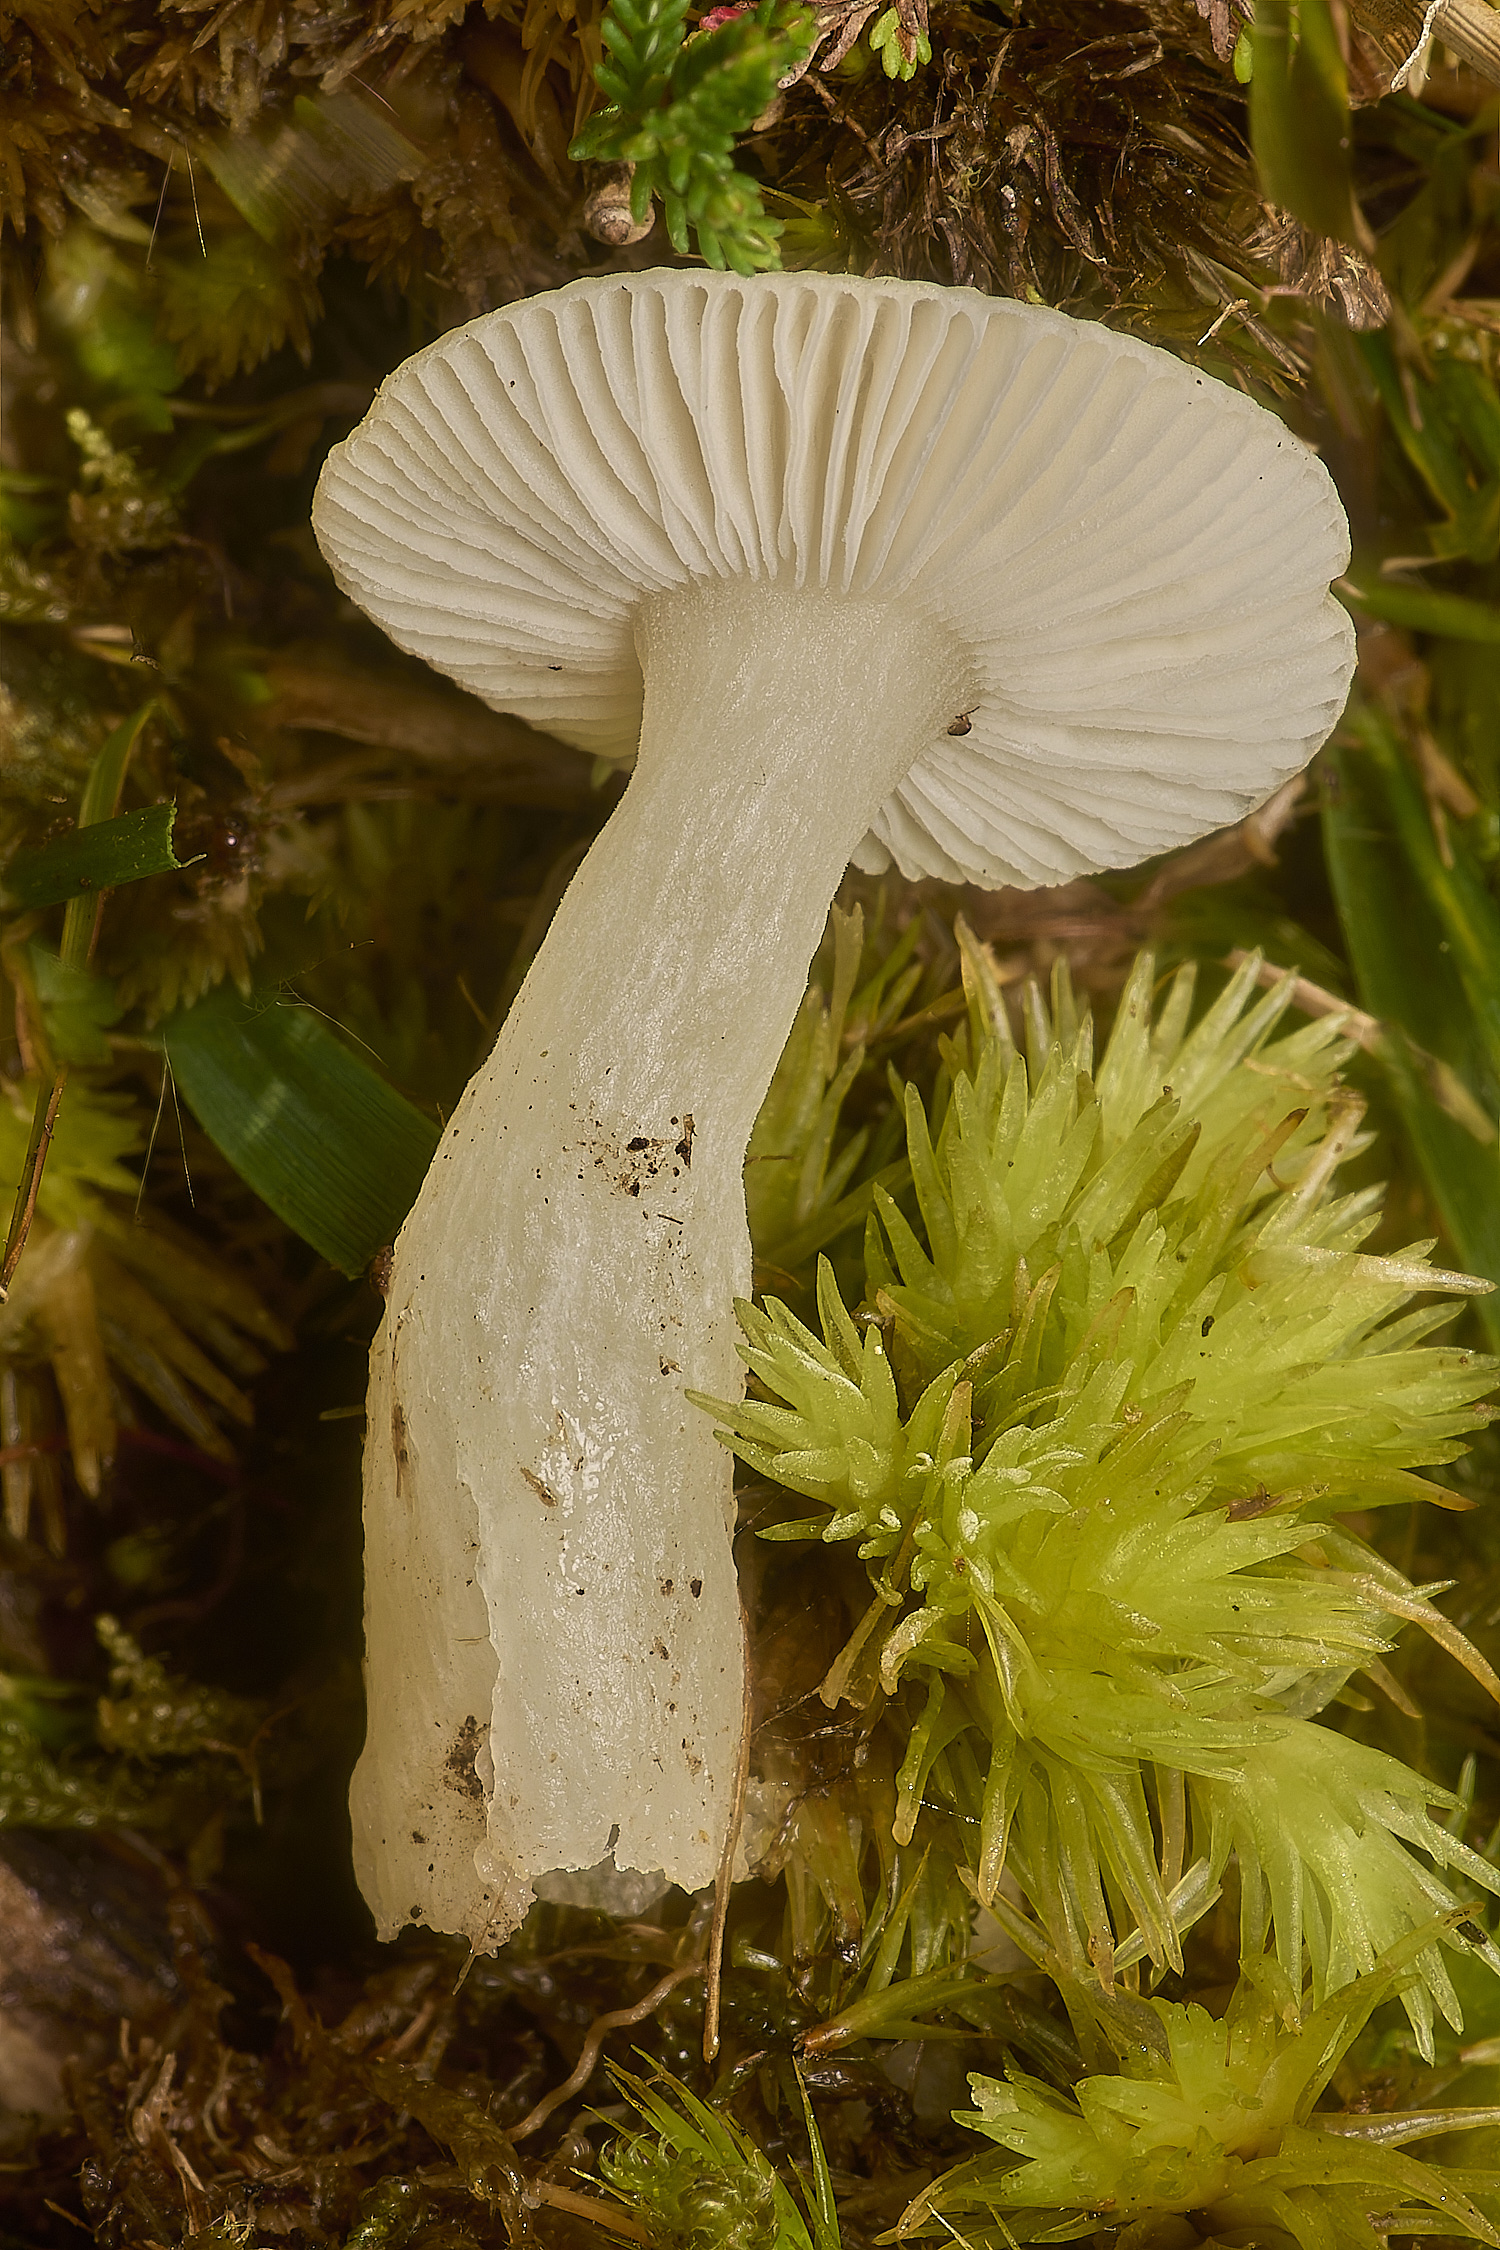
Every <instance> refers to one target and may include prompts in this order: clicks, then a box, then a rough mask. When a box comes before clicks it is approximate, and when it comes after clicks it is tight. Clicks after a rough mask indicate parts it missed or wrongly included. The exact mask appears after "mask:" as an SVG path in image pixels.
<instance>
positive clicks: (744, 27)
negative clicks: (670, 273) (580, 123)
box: [568, 0, 816, 274]
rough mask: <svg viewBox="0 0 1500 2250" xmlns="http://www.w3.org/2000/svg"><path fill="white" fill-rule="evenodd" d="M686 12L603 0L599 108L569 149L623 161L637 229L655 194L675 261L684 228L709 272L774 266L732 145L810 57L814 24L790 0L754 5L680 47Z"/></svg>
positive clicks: (770, 225) (769, 223)
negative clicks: (603, 100) (603, 103)
mask: <svg viewBox="0 0 1500 2250" xmlns="http://www.w3.org/2000/svg"><path fill="white" fill-rule="evenodd" d="M686 14H687V0H611V5H610V7H609V8H608V10H607V11H606V14H605V17H604V20H603V23H602V24H601V26H600V37H601V38H602V40H603V42H604V45H605V47H606V49H607V50H608V53H607V55H606V57H605V58H604V60H602V61H601V62H600V64H599V66H598V69H597V70H596V72H595V74H594V75H595V77H596V79H597V81H598V83H599V86H600V89H601V91H602V92H603V93H605V94H606V95H607V96H608V97H609V106H608V107H607V108H605V109H601V110H598V111H596V112H595V114H594V115H593V116H592V117H591V118H589V119H588V121H587V123H586V124H585V125H584V127H583V129H582V131H581V132H580V133H579V134H578V136H577V138H576V139H575V140H574V142H573V143H572V146H571V147H570V149H569V151H568V153H569V155H570V156H571V157H572V158H573V160H574V162H575V163H606V164H622V163H623V164H631V165H633V166H634V167H635V170H634V175H633V177H632V180H631V187H630V215H631V217H632V218H633V219H634V220H635V221H636V222H637V223H639V222H640V221H641V220H642V219H644V218H645V217H646V215H647V213H648V211H649V210H650V208H651V199H652V197H653V196H656V197H658V198H659V199H660V201H661V205H662V209H663V212H664V214H665V217H666V222H667V234H668V236H669V238H670V240H671V244H672V247H673V249H674V250H675V251H677V253H678V254H679V256H686V254H687V251H688V247H689V244H688V232H689V229H691V230H692V232H693V233H694V234H695V235H696V236H697V240H698V249H699V251H700V253H701V254H702V256H703V257H704V259H705V260H706V261H707V263H708V264H709V265H711V266H713V267H715V268H716V269H718V270H720V271H722V270H723V269H724V268H725V267H730V268H732V269H733V271H734V272H735V273H743V274H750V273H760V272H763V271H766V270H769V269H770V268H773V267H775V266H777V265H779V264H780V256H779V253H778V251H777V247H776V243H777V237H778V236H779V235H780V233H781V224H782V223H781V221H780V220H779V219H773V218H771V217H769V216H768V214H767V212H766V210H765V207H764V205H763V204H762V202H761V199H760V190H759V188H758V187H757V186H756V184H755V182H754V180H752V179H751V178H750V177H749V176H748V174H746V173H744V172H739V171H737V170H736V169H735V166H734V145H735V142H736V141H737V140H738V139H739V138H740V137H741V136H742V135H743V134H744V133H746V132H747V131H748V130H749V128H750V126H751V125H752V124H753V123H754V121H755V119H756V118H757V117H758V116H759V115H760V114H761V112H762V110H764V109H765V108H766V106H767V104H768V103H769V102H770V100H771V98H772V96H773V94H774V93H775V91H776V88H777V85H778V83H779V81H780V80H781V79H783V78H785V77H787V76H788V75H789V74H790V73H791V72H793V71H795V70H796V68H797V67H798V65H799V64H800V63H801V62H802V61H804V60H805V58H806V56H807V55H808V54H809V53H810V51H811V49H812V45H813V41H814V39H815V37H816V32H815V29H814V26H813V19H812V18H811V16H810V15H808V14H807V13H806V12H805V11H804V10H802V9H801V8H798V7H796V6H793V5H790V4H789V0H759V5H758V6H756V7H754V8H746V9H744V10H743V11H741V12H740V13H738V14H736V15H735V16H734V17H732V19H731V20H730V21H729V22H727V23H720V24H717V25H715V26H714V27H713V28H712V29H711V30H707V31H702V32H699V33H698V34H697V35H696V36H695V37H693V38H691V39H685V38H684V28H683V27H684V20H685V17H686Z"/></svg>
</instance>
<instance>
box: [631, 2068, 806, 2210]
mask: <svg viewBox="0 0 1500 2250" xmlns="http://www.w3.org/2000/svg"><path fill="white" fill-rule="evenodd" d="M610 2075H611V2076H612V2077H613V2079H614V2081H615V2083H616V2085H617V2086H618V2087H619V2090H620V2092H621V2093H622V2094H624V2096H625V2098H626V2100H627V2101H628V2102H629V2103H630V2104H631V2106H632V2108H633V2109H635V2111H636V2112H637V2114H638V2115H639V2116H640V2118H641V2121H642V2124H643V2126H644V2127H645V2128H646V2130H644V2131H634V2132H632V2131H626V2132H624V2133H622V2134H621V2135H620V2136H619V2138H618V2139H616V2140H615V2141H613V2142H611V2143H610V2144H609V2145H608V2146H607V2147H606V2148H605V2149H604V2151H603V2153H602V2155H601V2158H600V2167H599V2168H600V2171H601V2173H602V2174H603V2177H604V2179H605V2182H606V2183H607V2185H608V2186H609V2187H610V2188H611V2189H612V2190H613V2192H614V2193H615V2194H616V2195H617V2196H618V2197H619V2198H620V2200H621V2202H622V2203H624V2204H625V2206H626V2208H627V2209H628V2210H629V2211H630V2212H631V2213H632V2215H633V2216H635V2217H637V2218H639V2219H641V2220H643V2221H644V2222H645V2223H646V2225H647V2226H648V2227H649V2228H650V2236H651V2241H652V2242H653V2244H655V2245H656V2246H657V2250H840V2245H841V2241H842V2237H841V2234H840V2230H839V2222H838V2213H837V2210H836V2208H835V2205H834V2197H833V2182H832V2179H831V2177H830V2175H829V2170H828V2160H827V2157H826V2156H825V2154H824V2150H823V2143H822V2139H821V2137H820V2135H819V2132H818V2125H817V2120H816V2118H815V2117H814V2116H813V2111H812V2104H811V2102H810V2101H809V2100H808V2096H807V2089H806V2087H805V2086H804V2085H803V2084H802V2081H801V2078H800V2075H799V2078H798V2090H799V2092H800V2093H801V2096H802V2113H803V2118H804V2121H805V2123H806V2126H807V2136H808V2146H809V2150H810V2152H811V2157H812V2184H811V2192H810V2193H809V2192H808V2190H807V2188H806V2187H804V2186H803V2184H802V2182H801V2181H800V2180H799V2181H798V2186H799V2188H801V2189H802V2199H801V2201H800V2202H799V2200H798V2197H797V2196H796V2195H794V2194H793V2193H792V2190H791V2189H790V2188H789V2187H788V2186H787V2184H786V2182H785V2181H784V2180H783V2179H782V2178H781V2176H780V2175H779V2173H778V2172H777V2171H776V2169H775V2167H774V2165H772V2163H771V2161H770V2159H769V2158H768V2157H767V2156H766V2155H765V2153H764V2151H763V2150H762V2149H761V2148H759V2147H758V2145H757V2144H756V2142H755V2141H754V2140H753V2139H752V2137H751V2135H750V2134H749V2133H747V2132H746V2131H745V2130H744V2128H743V2127H742V2126H740V2125H737V2124H736V2123H735V2121H734V2119H733V2118H732V2117H728V2116H726V2115H725V2114H724V2112H723V2111H722V2110H720V2109H716V2108H713V2107H711V2106H710V2104H709V2103H707V2102H705V2101H702V2100H700V2098H699V2097H698V2095H696V2094H695V2093H693V2092H692V2090H691V2089H690V2088H689V2087H687V2086H684V2085H683V2083H682V2081H681V2080H680V2079H678V2078H674V2077H673V2076H672V2074H671V2072H670V2071H665V2070H661V2071H658V2072H657V2073H656V2075H655V2076H654V2078H653V2079H652V2080H651V2081H650V2082H649V2083H648V2082H647V2081H646V2080H645V2079H643V2078H638V2077H637V2076H636V2075H635V2074H634V2073H633V2072H631V2071H628V2070H621V2069H618V2068H616V2069H612V2071H611V2073H610ZM804 2206H805V2209H804Z"/></svg>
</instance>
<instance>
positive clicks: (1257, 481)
mask: <svg viewBox="0 0 1500 2250" xmlns="http://www.w3.org/2000/svg"><path fill="white" fill-rule="evenodd" d="M313 520H314V527H315V529H316V532H317V536H318V539H319V542H320V544H321V546H322V548H323V551H324V553H325V555H326V556H327V557H328V560H329V562H330V564H331V566H332V568H333V570H334V574H335V576H336V577H337V579H338V581H339V583H340V585H341V586H342V587H343V589H344V590H345V592H347V593H348V594H349V595H351V596H352V598H353V599H354V600H356V601H357V602H358V603H359V604H360V605H361V607H362V608H364V609H365V610H366V611H368V613H369V614H370V615H371V616H372V617H373V618H374V619H375V620H376V621H377V623H379V624H380V625H381V626H382V627H383V628H384V630H385V631H386V632H387V633H388V634H389V636H390V637H391V639H392V640H393V641H395V642H396V643H397V645H398V646H400V647H402V648H404V649H407V650H408V651H410V652H411V653H412V654H414V655H417V656H420V657H422V658H424V659H425V660H426V661H427V662H428V663H430V664H433V665H435V666H436V667H437V668H438V669H439V670H441V671H444V672H447V673H448V674H450V675H451V676H452V677H453V678H454V679H456V680H457V681H459V683H460V684H461V685H462V686H464V687H466V688H469V689H471V690H472V691H473V692H474V693H476V694H477V695H479V696H481V697H483V699H484V700H485V701H486V702H487V703H489V704H491V705H493V706H494V707H495V708H496V709H500V710H505V711H512V712H516V713H518V714H519V715H521V716H522V717H524V718H526V719H528V720H529V721H530V722H531V723H532V724H533V725H535V726H538V727H541V728H544V729H546V730H547V731H548V732H550V733H553V734H556V735H558V736H559V737H561V739H562V740H564V741H566V742H570V743H573V744H575V745H577V746H578V747H580V748H584V749H587V750H590V751H593V752H595V753H597V754H600V755H603V756H605V757H609V758H613V759H615V760H618V761H619V762H621V763H626V762H628V761H629V760H630V759H631V758H632V757H633V756H634V753H635V748H636V743H637V740H638V737H639V730H640V714H641V699H642V681H641V673H640V666H639V662H638V660H637V656H636V649H635V636H634V623H633V621H634V617H635V613H636V610H637V608H638V606H639V605H640V603H641V602H642V600H643V599H644V598H645V597H647V596H649V595H656V594H660V593H662V592H664V591H666V590H668V589H670V588H671V587H673V586H686V585H688V584H691V583H694V582H702V581H705V580H713V579H732V578H736V577H743V578H748V579H752V580H767V579H771V580H777V581H780V582H783V583H786V584H790V585H794V586H809V587H812V586H816V587H826V588H829V589H832V590H837V591H843V592H848V593H851V594H860V595H865V596H869V597H873V598H875V599H878V600H881V601H884V602H887V603H889V605H890V609H891V618H892V631H893V632H898V633H900V632H910V633H912V634H914V635H920V634H921V633H922V632H923V631H924V630H925V629H927V628H929V627H930V625H931V624H932V623H933V622H934V621H940V622H941V623H942V624H943V625H944V626H945V627H946V628H947V629H948V630H949V631H950V632H952V633H953V634H955V635H956V636H957V637H958V638H959V639H960V640H961V641H962V642H963V643H964V645H965V646H966V647H967V649H968V650H969V651H970V652H971V654H972V666H971V677H972V678H973V679H975V680H977V681H978V682H979V690H978V693H977V696H976V695H975V694H974V693H973V692H972V691H971V693H970V695H969V697H968V701H967V706H966V708H965V710H964V711H962V712H956V713H955V715H954V725H955V727H956V728H957V729H958V730H959V731H957V732H949V733H946V734H942V735H939V736H938V737H937V738H936V739H935V740H934V741H932V742H930V743H928V744H925V745H922V746H918V748H917V754H916V756H915V758H914V762H913V765H912V768H911V770H910V772H909V773H908V775H907V777H906V779H905V780H904V781H903V782H902V783H901V784H900V785H899V787H898V788H897V789H896V790H895V791H894V793H893V794H892V795H891V796H890V797H889V798H888V799H887V801H886V803H885V804H884V806H883V807H882V808H881V811H880V813H879V815H878V816H877V818H876V820H875V822H874V823H873V825H872V828H871V830H870V832H869V834H868V835H867V836H866V838H865V840H864V842H863V844H862V845H861V847H860V849H859V851H858V852H857V853H856V858H857V860H858V863H859V864H860V865H861V866H863V867H865V868H867V869H871V870H879V869H881V868H884V867H886V866H888V865H890V864H891V863H892V862H893V861H894V862H895V864H896V865H897V866H898V867H899V868H900V869H901V871H902V872H903V874H906V875H910V876H921V875H939V876H943V877H946V878H948V879H950V880H954V881H973V882H979V883H984V884H991V885H994V884H1000V883H1017V884H1021V885H1026V886H1029V885H1035V884H1043V883H1055V882H1059V881H1063V880H1065V879H1067V878H1068V877H1070V876H1073V875H1078V874H1084V873H1089V872H1093V871H1095V870H1097V869H1100V868H1105V867H1119V866H1128V865H1130V864H1133V863H1134V862H1136V861H1138V860H1140V859H1142V858H1145V857H1147V856H1149V855H1150V854H1152V853H1154V852H1158V851H1162V850H1165V849H1168V848H1170V847H1171V846H1173V845H1176V844H1180V843H1184V842H1187V841H1188V840H1189V839H1190V838H1192V837H1194V836H1197V835H1200V834H1202V833H1203V832H1204V831H1205V830H1207V829H1211V828H1215V827H1219V826H1222V825H1224V824H1225V823H1226V822H1229V821H1232V820H1235V819H1238V818H1240V817H1242V816H1243V815H1244V814H1245V813H1247V812H1249V811H1250V810H1252V809H1253V808H1254V807H1255V806H1256V805H1258V804H1259V803H1261V802H1262V801H1263V800H1264V798H1265V797H1266V796H1268V795H1269V794H1270V792H1271V791H1272V790H1274V789H1275V788H1277V787H1278V786H1279V785H1280V784H1281V783H1282V782H1283V781H1284V780H1286V778H1287V777H1288V776H1289V775H1290V774H1292V773H1294V772H1296V771H1297V770H1299V768H1300V767H1301V766H1302V765H1304V764H1305V763H1306V761H1307V759H1308V758H1309V757H1310V756H1311V755H1312V753H1313V751H1314V750H1315V749H1316V748H1317V747H1318V745H1319V744H1320V743H1321V742H1322V741H1323V740H1324V739H1325V738H1326V736H1327V735H1328V733H1329V732H1330V730H1331V729H1332V727H1333V725H1334V724H1335V722H1336V720H1337V718H1338V716H1339V713H1340V711H1341V710H1342V708H1343V704H1344V699H1345V696H1346V694H1347V691H1348V685H1349V679H1350V676H1351V673H1352V669H1353V630H1352V627H1351V625H1350V623H1349V620H1348V618H1347V616H1346V614H1345V612H1344V611H1343V609H1342V608H1341V607H1340V605H1339V604H1338V603H1337V602H1336V601H1335V600H1334V599H1333V598H1332V596H1331V595H1330V593H1329V591H1328V586H1329V581H1330V579H1332V578H1333V577H1335V576H1336V575H1337V574H1338V573H1339V572H1340V571H1341V570H1342V569H1343V568H1344V567H1345V565H1346V564H1347V562H1348V558H1349V544H1348V531H1347V526H1346V524H1345V521H1344V515H1343V511H1342V508H1341V507H1340V505H1339V501H1338V497H1337V494H1336V493H1335V491H1334V488H1333V484H1332V482H1331V480H1330V478H1329V477H1328V475H1327V473H1326V471H1325V470H1324V468H1323V467H1322V464H1321V463H1320V462H1319V461H1318V460H1317V459H1316V457H1315V456H1314V455H1313V454H1312V453H1311V452H1310V451H1309V450H1308V449H1307V448H1306V447H1305V446H1304V445H1302V444H1301V443H1300V441H1299V440H1298V439H1296V438H1295V437H1294V436H1293V435H1292V434H1291V432H1290V431H1288V430H1287V429H1286V427H1285V425H1284V424H1283V423H1281V422H1280V421H1279V420H1278V419H1277V418H1276V417H1275V416H1274V415H1273V414H1271V413H1269V412H1267V411H1266V410H1265V409H1264V408H1262V407H1259V406H1257V405H1255V404H1254V403H1253V402H1252V401H1251V400H1249V399H1246V398H1244V397H1242V396H1241V395H1240V394H1239V393H1238V392H1235V391H1231V390H1229V389H1227V388H1226V387H1225V386H1224V385H1223V384H1220V383H1217V382H1215V381H1213V380H1212V379H1211V378H1209V377H1207V376H1204V375H1201V374H1199V373H1198V371H1197V370H1196V369H1194V368H1192V367H1189V366H1187V365H1185V364H1184V363H1183V362H1181V361H1179V360H1176V359H1174V358H1173V357H1172V356H1171V355H1170V354H1169V353H1166V352H1162V351H1159V350H1156V349H1154V348H1153V347H1151V346H1149V345H1145V344H1141V343H1139V342H1137V341H1136V340H1135V339H1134V338H1132V337H1127V336H1119V335H1116V334H1114V333H1113V332H1111V331H1109V330H1107V329H1104V328H1100V327H1098V326H1095V325H1093V324H1090V323H1086V322H1081V321H1075V320H1071V319H1068V318H1067V317H1065V316H1064V315H1062V314H1059V313H1053V312H1048V311H1045V310H1043V309H1040V308H1038V307H1035V306H1031V305H1021V304H1017V303H1014V302H1012V301H1010V300H1007V299H996V298H987V297H983V296H980V295H979V294H977V293H976V292H974V291H972V290H966V289H944V288H939V287H936V286H933V285H929V284H925V283H915V282H903V281H893V280H879V279H877V280H862V279H857V278H853V277H845V276H838V275H830V274H810V273H809V274H761V275H756V276H753V277H751V278H748V279H745V278H741V277H739V276H736V275H731V274H704V273H692V272H677V271H669V272H654V273H642V274H633V275H624V276H620V275H609V276H604V277H599V278H589V279H585V280H582V281H576V282H573V283H571V284H570V285H569V286H568V287H567V288H565V289H561V290H558V291H556V292H555V293H553V294H551V295H548V296H543V297H535V298H531V299H528V300H526V301H525V302H523V303H520V304H516V305H511V306H507V307H505V308H504V309H503V310H501V311H498V312H494V313H489V314H486V315H484V316H483V317H482V318H481V319H479V320H477V321H474V322H472V323H470V325H469V326H468V327H466V328H461V329H458V330H455V331H454V332H453V333H452V334H450V335H447V336H445V337H443V338H441V339H440V340H439V341H438V342H437V343H436V344H433V345H431V346H429V347H428V349H427V350H426V351H424V352H421V353H419V354H418V355H417V356H416V358H414V359H412V360H409V361H408V362H407V363H406V365H405V366H403V367H401V368H400V369H398V370H397V372H396V373H395V374H394V375H393V376H391V378H390V379H389V380H388V381H387V382H386V384H385V385H384V386H383V387H382V390H381V392H380V395H379V397H378V398H377V400H376V402H375V404H374V406H373V407H372V408H371V411H370V413H369V415H368V417H367V418H366V420H365V421H364V422H363V423H362V424H361V426H360V427H359V429H358V430H356V431H355V432H354V434H353V436H352V437H350V438H349V439H347V440H346V441H345V442H344V443H343V444H342V445H340V446H337V447H335V448H334V451H333V453H332V454H331V455H330V457H329V461H328V464H327V466H326V468H325V470H324V472H323V476H322V479H321V481H320V484H319V487H318V494H317V500H316V502H315V506H314V517H313Z"/></svg>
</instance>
